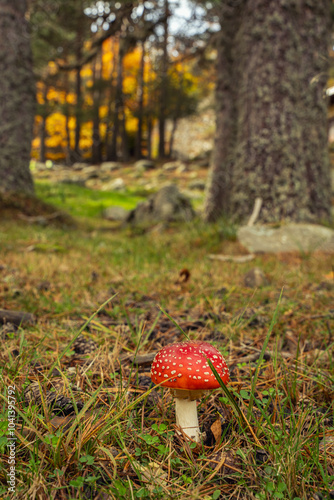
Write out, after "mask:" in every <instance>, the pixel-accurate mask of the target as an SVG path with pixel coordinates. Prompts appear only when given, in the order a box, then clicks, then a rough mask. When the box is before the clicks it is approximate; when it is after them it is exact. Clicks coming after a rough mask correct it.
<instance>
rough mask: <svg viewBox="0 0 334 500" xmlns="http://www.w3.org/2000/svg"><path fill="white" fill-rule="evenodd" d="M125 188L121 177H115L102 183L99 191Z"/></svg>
mask: <svg viewBox="0 0 334 500" xmlns="http://www.w3.org/2000/svg"><path fill="white" fill-rule="evenodd" d="M124 189H125V182H124V181H123V179H122V177H117V178H116V179H113V180H112V181H110V182H107V183H106V184H104V185H103V186H102V188H101V191H123V190H124Z"/></svg>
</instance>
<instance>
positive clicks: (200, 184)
mask: <svg viewBox="0 0 334 500" xmlns="http://www.w3.org/2000/svg"><path fill="white" fill-rule="evenodd" d="M188 189H193V190H198V191H204V190H205V182H204V181H201V180H200V179H195V180H193V181H191V182H189V184H188Z"/></svg>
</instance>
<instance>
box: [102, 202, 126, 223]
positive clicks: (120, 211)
mask: <svg viewBox="0 0 334 500" xmlns="http://www.w3.org/2000/svg"><path fill="white" fill-rule="evenodd" d="M129 213H130V210H126V209H125V208H123V207H118V206H113V207H107V208H106V209H105V210H103V212H102V217H103V218H104V219H107V220H112V221H120V222H123V221H125V220H126V219H127V217H128V216H129Z"/></svg>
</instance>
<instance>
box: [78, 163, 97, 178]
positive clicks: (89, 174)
mask: <svg viewBox="0 0 334 500" xmlns="http://www.w3.org/2000/svg"><path fill="white" fill-rule="evenodd" d="M82 175H84V176H85V179H86V180H88V179H97V178H98V177H99V176H100V169H99V167H94V166H93V165H91V166H89V167H87V166H86V167H85V168H83V169H82Z"/></svg>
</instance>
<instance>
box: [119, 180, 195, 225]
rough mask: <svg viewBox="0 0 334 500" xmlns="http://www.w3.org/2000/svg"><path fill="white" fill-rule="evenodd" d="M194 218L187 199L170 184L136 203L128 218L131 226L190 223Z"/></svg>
mask: <svg viewBox="0 0 334 500" xmlns="http://www.w3.org/2000/svg"><path fill="white" fill-rule="evenodd" d="M194 216H195V212H194V210H193V208H192V206H191V203H190V201H189V199H188V198H187V197H186V196H184V195H183V194H182V193H180V191H179V190H178V188H177V187H176V186H175V185H173V184H171V185H168V186H165V187H163V188H162V189H160V191H158V192H157V193H154V194H153V195H151V196H150V197H149V198H148V199H147V200H145V201H143V202H140V203H138V205H137V206H136V208H135V209H134V210H132V211H131V212H130V214H129V217H128V219H127V220H128V222H129V223H131V224H132V225H138V226H141V225H149V224H154V223H157V222H180V221H190V220H192V219H193V217H194Z"/></svg>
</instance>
